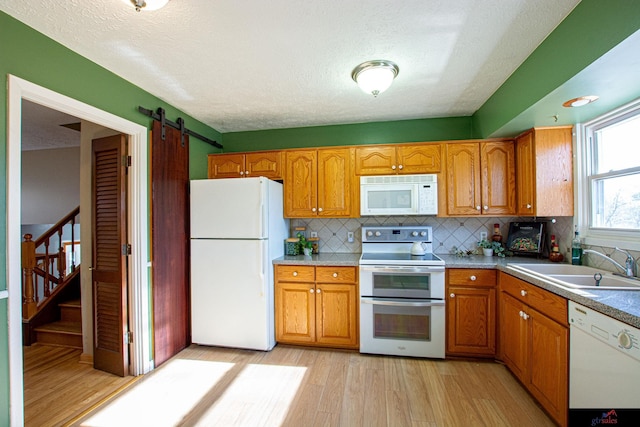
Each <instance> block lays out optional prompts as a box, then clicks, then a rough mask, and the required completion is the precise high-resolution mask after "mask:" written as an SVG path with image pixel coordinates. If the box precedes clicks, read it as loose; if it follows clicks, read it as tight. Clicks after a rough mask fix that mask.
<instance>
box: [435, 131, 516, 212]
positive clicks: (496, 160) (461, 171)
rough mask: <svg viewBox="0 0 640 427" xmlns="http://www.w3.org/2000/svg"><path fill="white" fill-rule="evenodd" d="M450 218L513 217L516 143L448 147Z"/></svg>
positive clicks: (470, 144)
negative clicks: (454, 216)
mask: <svg viewBox="0 0 640 427" xmlns="http://www.w3.org/2000/svg"><path fill="white" fill-rule="evenodd" d="M445 151H446V158H445V162H446V186H445V188H446V199H447V203H446V209H447V214H448V215H460V216H474V215H491V216H497V215H513V214H514V213H515V209H516V207H515V201H516V198H515V151H514V145H513V142H512V141H495V142H469V143H449V144H446V149H445Z"/></svg>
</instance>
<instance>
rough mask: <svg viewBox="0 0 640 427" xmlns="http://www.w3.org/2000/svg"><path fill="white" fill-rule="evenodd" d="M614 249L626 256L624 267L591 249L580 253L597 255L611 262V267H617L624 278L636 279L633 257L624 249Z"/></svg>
mask: <svg viewBox="0 0 640 427" xmlns="http://www.w3.org/2000/svg"><path fill="white" fill-rule="evenodd" d="M614 249H615V250H616V251H620V252H622V253H624V254H626V255H627V260H626V261H625V265H624V266H623V265H622V264H620V263H619V262H618V261H616V260H615V259H613V258H611V257H610V256H609V255H605V254H603V253H600V252H598V251H594V250H592V249H584V250H583V251H582V253H583V254H594V255H598V256H599V257H601V258H604V259H606V260H607V261H609V262H611V263H612V264H613V265H615V266H616V267H618V268H619V269H620V270H622V271H623V272H624V275H625V276H626V277H636V261H635V260H634V259H633V256H632V255H631V254H630V253H629V252H628V251H626V250H624V249H620V248H614Z"/></svg>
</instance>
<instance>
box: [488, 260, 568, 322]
mask: <svg viewBox="0 0 640 427" xmlns="http://www.w3.org/2000/svg"><path fill="white" fill-rule="evenodd" d="M500 290H501V291H503V292H506V293H508V294H509V295H511V296H513V297H514V298H516V299H518V300H519V301H522V302H523V303H525V304H528V305H529V306H530V307H533V308H535V309H536V310H538V311H539V312H541V313H543V314H545V315H546V316H548V317H550V318H552V319H553V320H555V321H556V322H558V323H560V324H562V325H567V324H568V319H567V314H568V313H567V300H566V299H565V298H563V297H561V296H558V295H555V294H554V293H552V292H549V291H547V290H545V289H542V288H539V287H537V286H535V285H532V284H530V283H527V282H525V281H524V280H520V279H518V278H516V277H513V276H510V275H508V274H506V273H501V274H500Z"/></svg>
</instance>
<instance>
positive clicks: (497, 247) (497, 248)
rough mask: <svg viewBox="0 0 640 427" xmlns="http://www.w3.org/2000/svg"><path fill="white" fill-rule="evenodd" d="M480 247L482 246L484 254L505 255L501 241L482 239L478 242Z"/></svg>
mask: <svg viewBox="0 0 640 427" xmlns="http://www.w3.org/2000/svg"><path fill="white" fill-rule="evenodd" d="M478 247H479V248H482V253H483V255H484V256H493V254H494V253H495V254H496V255H498V256H500V257H503V256H505V255H504V247H503V246H502V244H501V243H500V242H493V241H491V240H487V239H482V240H480V241H479V242H478Z"/></svg>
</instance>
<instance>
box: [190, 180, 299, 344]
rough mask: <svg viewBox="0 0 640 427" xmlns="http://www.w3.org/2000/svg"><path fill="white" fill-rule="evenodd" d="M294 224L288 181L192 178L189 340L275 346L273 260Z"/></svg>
mask: <svg viewBox="0 0 640 427" xmlns="http://www.w3.org/2000/svg"><path fill="white" fill-rule="evenodd" d="M288 231H289V225H288V221H287V220H285V219H284V217H283V198H282V184H280V183H278V182H275V181H271V180H269V179H267V178H264V177H259V178H233V179H205V180H194V181H191V340H192V342H194V343H196V344H204V345H215V346H222V347H235V348H246V349H254V350H271V349H272V348H273V347H274V346H275V327H274V315H273V305H274V302H273V299H274V296H273V295H274V288H273V267H272V262H271V261H272V260H273V259H274V258H277V257H280V256H282V255H283V253H284V239H285V238H286V237H287V235H288Z"/></svg>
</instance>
